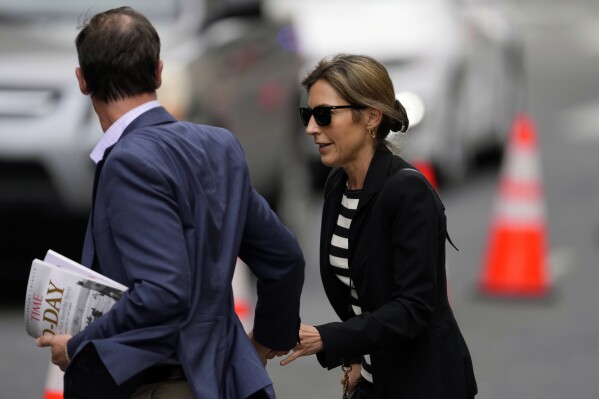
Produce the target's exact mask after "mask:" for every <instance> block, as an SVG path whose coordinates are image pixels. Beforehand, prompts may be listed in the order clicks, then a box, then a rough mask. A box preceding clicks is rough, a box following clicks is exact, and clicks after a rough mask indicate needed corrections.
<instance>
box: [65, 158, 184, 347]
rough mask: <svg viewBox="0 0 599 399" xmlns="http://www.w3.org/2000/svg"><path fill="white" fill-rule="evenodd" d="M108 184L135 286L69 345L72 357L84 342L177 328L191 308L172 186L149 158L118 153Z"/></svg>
mask: <svg viewBox="0 0 599 399" xmlns="http://www.w3.org/2000/svg"><path fill="white" fill-rule="evenodd" d="M102 178H103V179H104V181H103V182H102V184H103V186H104V187H109V188H110V189H109V190H105V191H104V192H102V193H98V195H103V196H104V198H105V201H106V204H107V207H108V212H107V214H108V215H109V218H108V221H107V223H108V224H109V226H110V229H111V231H112V236H113V240H114V243H115V246H116V248H117V249H118V251H119V255H120V260H121V262H122V266H123V269H124V270H125V272H126V274H127V278H128V281H129V282H130V285H129V290H128V291H127V292H126V293H125V295H124V296H123V297H122V298H121V300H119V301H118V302H117V303H116V304H115V306H114V307H113V308H112V309H111V311H110V312H108V313H107V314H105V315H104V316H103V317H101V318H99V319H97V320H96V321H95V322H94V323H91V324H90V325H89V326H88V327H87V328H85V329H84V330H83V331H81V332H80V333H79V334H77V335H75V336H74V337H73V338H72V339H71V340H70V341H69V346H68V350H69V353H74V351H75V350H76V348H78V347H79V344H80V343H82V342H84V341H88V340H93V339H99V338H105V337H109V336H113V335H116V334H119V333H123V332H126V331H130V330H134V329H139V328H144V327H150V326H156V325H160V324H163V323H169V324H176V323H177V319H178V318H180V317H181V316H183V315H184V312H185V311H186V310H187V309H188V308H189V302H190V290H191V286H190V280H191V277H190V262H189V259H188V256H187V253H188V252H187V250H186V248H185V237H184V236H183V231H184V229H183V227H182V225H181V220H180V218H179V216H178V214H177V204H176V201H175V199H174V195H173V189H172V182H169V181H168V179H167V178H166V176H165V173H163V172H161V171H160V170H158V168H157V167H156V166H155V165H153V164H151V163H150V161H148V158H147V157H138V156H136V155H135V154H133V153H131V152H123V153H121V152H116V151H114V152H113V153H111V156H110V159H109V162H107V163H106V164H105V165H104V169H103V171H102ZM166 237H168V239H165V238H166Z"/></svg>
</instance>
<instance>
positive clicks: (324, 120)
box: [299, 105, 364, 126]
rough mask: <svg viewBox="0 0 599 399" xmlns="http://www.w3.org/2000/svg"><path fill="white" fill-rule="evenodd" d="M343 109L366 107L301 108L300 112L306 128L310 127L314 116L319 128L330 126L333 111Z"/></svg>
mask: <svg viewBox="0 0 599 399" xmlns="http://www.w3.org/2000/svg"><path fill="white" fill-rule="evenodd" d="M341 108H352V109H362V108H364V107H363V106H362V105H333V106H330V107H324V106H323V107H314V108H308V107H300V109H299V112H300V117H301V118H302V122H304V126H308V123H310V118H311V117H312V116H314V120H315V121H316V123H317V124H318V126H329V125H330V124H331V110H333V109H341Z"/></svg>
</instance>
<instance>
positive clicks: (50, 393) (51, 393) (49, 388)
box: [43, 363, 64, 399]
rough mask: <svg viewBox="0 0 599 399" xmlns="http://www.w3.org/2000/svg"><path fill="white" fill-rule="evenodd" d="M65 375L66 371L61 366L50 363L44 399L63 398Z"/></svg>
mask: <svg viewBox="0 0 599 399" xmlns="http://www.w3.org/2000/svg"><path fill="white" fill-rule="evenodd" d="M63 377H64V373H63V372H62V371H61V370H60V368H59V367H58V366H56V365H54V364H52V363H50V367H48V374H46V384H45V386H44V396H43V399H62V398H63V389H64V385H63Z"/></svg>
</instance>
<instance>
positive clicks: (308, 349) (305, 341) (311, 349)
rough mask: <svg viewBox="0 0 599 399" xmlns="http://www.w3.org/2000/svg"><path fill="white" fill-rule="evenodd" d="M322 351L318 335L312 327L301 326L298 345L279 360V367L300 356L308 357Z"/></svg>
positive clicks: (322, 347) (322, 346)
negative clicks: (289, 353)
mask: <svg viewBox="0 0 599 399" xmlns="http://www.w3.org/2000/svg"><path fill="white" fill-rule="evenodd" d="M323 349H324V345H323V343H322V340H321V339H320V333H319V332H318V330H317V329H316V328H315V327H314V326H310V325H307V324H301V325H300V329H299V344H297V345H296V346H295V348H293V349H292V353H291V355H289V356H287V357H286V358H285V359H283V360H281V366H285V365H287V364H289V363H291V362H292V361H294V360H295V359H297V358H298V357H300V356H310V355H314V354H315V353H318V352H321V351H322V350H323Z"/></svg>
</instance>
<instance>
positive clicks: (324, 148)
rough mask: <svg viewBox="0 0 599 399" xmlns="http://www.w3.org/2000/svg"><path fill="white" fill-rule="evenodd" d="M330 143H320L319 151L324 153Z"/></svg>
mask: <svg viewBox="0 0 599 399" xmlns="http://www.w3.org/2000/svg"><path fill="white" fill-rule="evenodd" d="M330 145H331V144H330V143H327V144H318V151H319V152H320V153H321V154H322V153H324V152H326V150H327V148H328V147H329V146H330Z"/></svg>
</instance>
